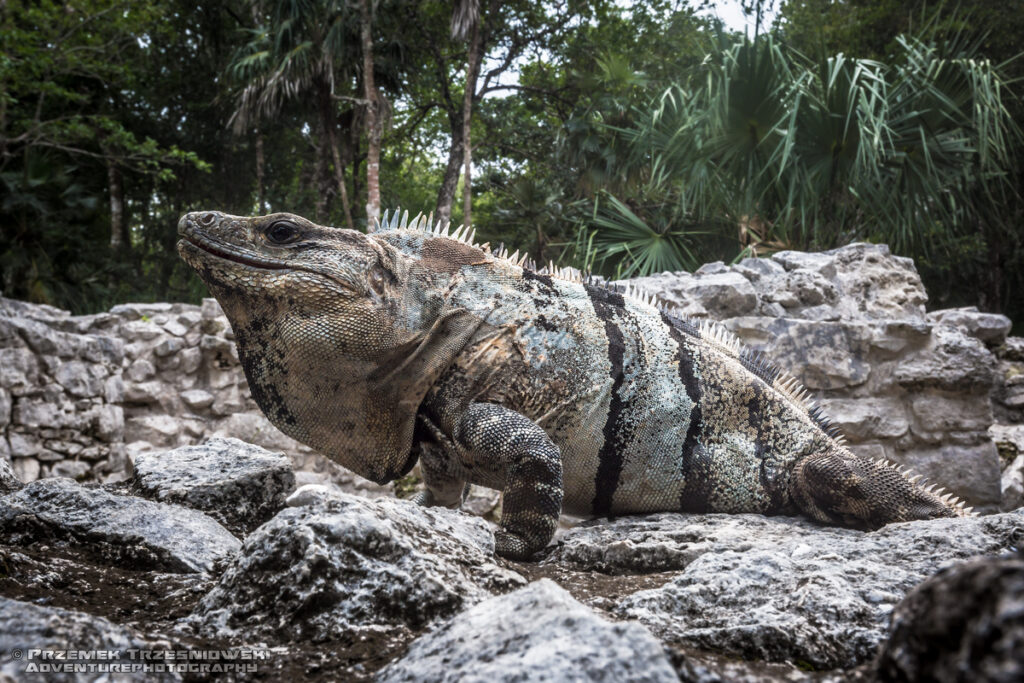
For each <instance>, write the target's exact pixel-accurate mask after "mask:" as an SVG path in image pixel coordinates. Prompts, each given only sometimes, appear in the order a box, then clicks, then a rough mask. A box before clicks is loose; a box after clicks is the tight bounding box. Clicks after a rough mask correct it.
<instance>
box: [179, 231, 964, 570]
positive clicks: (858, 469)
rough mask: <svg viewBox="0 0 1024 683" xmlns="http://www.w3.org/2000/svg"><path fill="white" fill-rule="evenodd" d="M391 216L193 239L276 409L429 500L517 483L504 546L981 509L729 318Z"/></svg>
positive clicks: (871, 521)
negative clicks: (374, 226) (853, 424)
mask: <svg viewBox="0 0 1024 683" xmlns="http://www.w3.org/2000/svg"><path fill="white" fill-rule="evenodd" d="M384 222H385V225H384V226H383V229H382V230H379V231H378V232H375V233H372V234H363V233H360V232H355V231H352V230H341V229H336V228H328V227H322V226H319V225H315V224H313V223H311V222H309V221H307V220H305V219H303V218H300V217H298V216H294V215H290V214H283V213H279V214H273V215H270V216H262V217H255V218H244V217H238V216H228V215H225V214H221V213H217V212H199V213H190V214H187V215H186V216H184V217H182V219H181V221H180V223H179V225H178V230H179V233H180V236H181V237H182V240H181V241H180V242H179V243H178V250H179V252H180V253H181V255H182V257H183V258H184V259H185V261H187V262H188V263H189V264H190V265H191V266H192V267H193V268H195V269H196V270H197V271H198V273H199V275H200V277H202V279H203V281H205V282H206V284H207V285H208V286H209V288H210V290H211V292H212V293H213V295H214V296H216V297H217V299H218V301H220V303H221V306H222V307H223V308H224V312H225V313H226V314H227V316H228V319H229V320H230V321H231V325H232V327H233V328H234V332H235V337H236V340H237V344H238V351H239V357H240V358H241V361H242V365H243V367H244V369H245V374H246V377H247V378H248V380H249V386H250V388H251V390H252V395H253V397H254V398H255V400H256V402H257V403H258V404H259V406H260V408H261V409H262V410H263V412H264V413H266V415H267V417H268V418H269V419H270V421H271V422H272V423H273V424H274V425H276V426H277V427H278V428H280V429H281V431H283V432H284V433H286V434H288V435H290V436H292V437H294V438H295V439H297V440H299V441H301V442H302V443H305V444H308V445H309V446H311V447H312V448H314V449H316V450H318V451H320V452H322V453H323V454H325V455H327V456H328V457H330V458H332V459H333V460H335V461H337V462H338V463H340V464H342V465H344V466H345V467H347V468H349V469H351V470H352V471H354V472H356V473H358V474H360V475H362V476H364V477H367V478H369V479H372V480H374V481H376V482H380V483H384V482H388V481H392V480H394V479H396V478H398V477H400V476H402V475H404V474H405V473H407V472H408V471H409V470H410V469H411V468H412V467H413V465H414V464H415V463H416V460H417V459H419V460H420V465H421V470H422V473H423V479H424V482H425V484H426V493H425V494H424V495H423V496H422V497H421V501H420V502H422V503H425V504H432V505H447V506H457V505H458V504H459V503H460V502H461V500H462V496H463V490H464V487H465V486H466V485H467V483H474V484H480V485H483V486H487V487H491V488H495V489H499V490H501V491H503V494H504V499H503V508H502V516H501V523H500V529H499V530H498V532H497V535H496V551H497V553H498V554H499V555H503V556H505V557H510V558H526V557H528V556H530V555H531V554H532V553H534V552H536V551H537V550H539V549H540V548H543V547H544V546H545V545H546V544H547V543H548V541H549V540H550V539H551V537H552V535H553V533H554V530H555V526H556V523H557V519H558V515H559V513H560V512H561V511H563V510H564V511H566V512H570V513H575V514H608V513H642V512H654V511H666V510H671V511H693V512H759V513H765V514H773V513H787V512H796V511H799V512H803V513H804V514H806V515H808V516H810V517H812V518H814V519H816V520H820V521H822V522H828V523H833V524H847V525H859V526H866V527H876V526H880V525H883V524H886V523H889V522H895V521H903V520H912V519H922V518H930V517H950V516H955V515H963V514H967V513H968V512H969V510H965V509H964V507H963V505H962V503H960V502H959V501H956V500H955V499H953V498H952V497H951V496H949V495H946V496H941V497H940V495H939V493H938V492H934V491H932V490H931V489H930V488H929V489H925V488H922V487H920V486H918V485H917V484H916V483H915V481H914V480H913V479H909V478H908V476H907V474H906V473H901V472H900V471H899V470H898V469H897V468H896V467H895V466H893V465H890V464H887V463H883V462H881V461H871V460H864V459H861V458H858V457H856V456H854V455H853V454H852V453H851V452H850V451H849V450H848V449H847V448H846V447H845V446H844V445H843V442H842V439H841V438H840V437H839V435H838V433H837V431H836V430H835V429H834V428H833V427H832V426H831V425H830V424H829V422H828V420H827V419H826V418H825V417H824V416H823V415H822V414H821V412H820V411H819V410H818V409H817V408H815V407H813V405H812V404H811V403H810V402H809V401H807V399H806V393H805V392H804V391H803V390H802V389H801V388H800V387H799V385H798V384H797V382H796V381H795V380H794V379H793V378H792V377H790V376H789V375H786V374H784V373H782V372H780V371H779V370H777V369H775V368H774V367H772V366H771V365H770V364H768V363H767V362H765V360H764V359H763V358H762V357H761V356H760V355H759V354H757V353H752V352H749V351H747V350H745V349H743V348H742V347H741V345H740V343H739V342H738V341H737V340H736V339H735V338H734V337H733V336H732V335H731V334H730V333H728V332H727V331H725V330H724V329H723V328H721V327H719V326H718V325H716V324H713V323H705V322H701V323H694V322H690V321H685V320H679V319H676V318H673V317H672V316H670V315H668V314H666V313H665V312H663V311H660V310H659V309H658V308H657V307H655V306H654V305H652V302H651V301H650V300H648V299H646V298H645V297H643V296H642V295H641V296H634V295H631V293H630V292H623V291H617V290H615V289H613V288H606V287H601V286H592V285H590V284H586V283H584V282H581V281H580V280H579V278H576V277H572V275H571V274H570V273H568V272H567V271H558V270H557V269H555V272H544V271H540V272H538V271H536V270H534V269H532V268H530V267H524V263H523V261H522V260H521V259H519V258H518V257H517V256H516V255H513V256H511V257H509V256H506V255H505V254H504V253H492V252H491V251H490V249H489V248H487V247H486V246H483V247H481V246H476V245H474V244H473V240H472V234H471V233H469V232H468V230H466V231H463V230H459V231H457V232H455V233H454V234H453V235H449V234H448V232H447V230H446V229H443V228H440V227H438V226H431V225H430V223H429V221H426V220H423V219H414V220H413V221H412V222H409V223H407V221H406V218H404V217H403V219H402V220H401V222H399V220H398V216H397V214H396V216H395V218H394V220H392V221H388V220H387V218H386V217H385V221H384ZM467 233H468V234H467Z"/></svg>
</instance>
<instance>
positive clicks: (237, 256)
mask: <svg viewBox="0 0 1024 683" xmlns="http://www.w3.org/2000/svg"><path fill="white" fill-rule="evenodd" d="M178 253H179V254H180V255H181V257H182V258H183V259H185V261H186V262H188V263H190V264H191V262H192V260H194V259H196V258H204V257H205V258H209V256H214V257H216V258H219V259H224V260H225V261H232V262H234V263H238V264H241V265H243V266H249V267H250V268H262V269H265V270H284V269H287V268H291V266H289V265H286V264H284V263H281V262H279V261H272V260H270V259H265V258H261V257H259V256H256V255H255V254H251V253H245V252H242V251H241V250H239V249H235V248H232V247H231V246H230V245H226V244H218V243H216V242H214V241H213V240H209V239H205V238H203V237H201V236H199V235H196V234H193V233H184V234H182V239H181V240H179V241H178Z"/></svg>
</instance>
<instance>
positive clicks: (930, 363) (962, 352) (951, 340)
mask: <svg viewBox="0 0 1024 683" xmlns="http://www.w3.org/2000/svg"><path fill="white" fill-rule="evenodd" d="M995 369H996V361H995V356H993V355H992V354H991V353H990V352H989V351H988V349H986V348H985V345H984V344H983V343H981V342H980V341H979V340H977V339H975V338H974V337H968V336H967V335H966V334H964V333H963V332H962V331H961V330H959V329H957V328H953V327H945V326H938V327H936V328H935V329H934V330H933V334H932V338H931V340H930V344H929V345H928V347H927V348H925V349H924V350H922V351H920V352H918V353H916V354H914V355H913V356H911V357H909V358H907V359H906V360H905V361H904V362H902V363H900V366H899V368H898V369H897V370H896V372H895V379H896V381H897V382H899V384H901V385H902V386H904V387H905V388H907V389H908V390H910V391H914V390H918V389H921V388H923V387H938V388H940V389H946V390H949V391H967V392H970V391H973V390H987V389H988V388H989V387H991V386H992V383H993V381H994V379H995Z"/></svg>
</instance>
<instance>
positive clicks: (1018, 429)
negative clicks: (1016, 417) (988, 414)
mask: <svg viewBox="0 0 1024 683" xmlns="http://www.w3.org/2000/svg"><path fill="white" fill-rule="evenodd" d="M989 433H990V434H991V435H992V440H993V441H994V442H995V444H996V448H997V449H998V451H999V460H1000V467H1001V468H1002V475H1001V477H1000V489H1001V491H1002V494H1001V495H1002V500H1001V501H1000V504H999V509H1001V510H1016V509H1017V508H1019V507H1021V506H1022V505H1024V425H992V426H991V427H989Z"/></svg>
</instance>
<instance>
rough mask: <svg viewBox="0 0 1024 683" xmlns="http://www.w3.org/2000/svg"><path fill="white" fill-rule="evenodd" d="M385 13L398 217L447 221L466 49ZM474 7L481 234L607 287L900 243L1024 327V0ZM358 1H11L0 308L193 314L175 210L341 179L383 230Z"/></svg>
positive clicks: (420, 5)
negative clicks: (164, 306) (744, 28)
mask: <svg viewBox="0 0 1024 683" xmlns="http://www.w3.org/2000/svg"><path fill="white" fill-rule="evenodd" d="M748 4H754V3H748ZM373 7H374V12H375V16H374V21H373V26H374V33H373V42H374V45H373V49H374V63H375V73H374V76H375V80H376V82H377V85H378V87H379V89H380V90H381V92H382V94H383V95H384V97H385V98H386V100H387V103H388V106H387V107H386V109H387V111H386V112H385V113H386V114H387V116H386V122H385V128H384V137H383V149H382V156H381V169H380V179H381V193H382V201H383V204H384V207H385V208H387V207H395V206H401V207H403V208H407V209H409V210H410V211H411V212H413V213H415V212H416V211H420V210H423V211H430V210H431V209H432V208H433V207H434V205H435V203H436V199H437V195H438V188H439V186H440V184H441V181H442V178H443V177H444V174H445V167H446V158H447V155H448V150H449V145H450V142H451V135H452V131H453V130H455V129H457V128H460V126H461V118H460V117H461V107H462V98H463V94H462V89H463V87H464V83H465V64H466V41H465V40H454V39H453V38H452V36H451V19H452V5H451V3H437V2H426V1H416V2H398V1H396V0H380V1H378V2H374V3H373ZM480 10H481V16H482V17H483V23H482V30H483V32H484V35H485V49H486V50H487V58H486V60H485V62H484V66H483V71H482V73H481V77H480V81H479V84H478V88H479V90H478V95H481V97H480V98H479V99H478V100H477V101H475V102H474V104H473V120H472V131H471V133H472V134H471V141H472V155H473V167H474V168H473V181H472V188H471V189H472V195H473V207H474V208H473V218H474V222H475V223H476V224H477V225H476V227H477V235H478V236H479V237H480V239H483V240H487V241H490V242H491V243H492V244H497V243H499V242H503V243H505V244H506V246H508V247H509V248H510V249H512V250H516V249H519V250H526V251H528V252H529V253H530V255H531V256H533V257H534V259H535V260H537V261H538V262H546V261H547V260H549V259H555V260H558V261H562V262H572V263H574V264H575V265H578V266H580V267H583V268H585V269H588V270H593V271H596V272H599V273H602V274H604V275H607V276H610V277H628V276H633V275H638V274H645V273H650V272H655V271H659V270H680V269H692V268H694V267H695V266H697V265H699V264H700V263H703V262H706V261H712V260H718V259H725V260H731V259H735V258H738V257H741V256H743V255H747V254H750V253H765V252H769V251H772V250H774V249H781V248H790V247H792V248H801V249H820V248H827V247H831V246H835V245H839V244H842V243H845V242H848V241H851V240H855V239H867V240H871V241H884V242H888V243H889V244H890V246H891V247H892V248H893V250H894V251H895V252H897V253H900V254H902V255H907V256H913V257H914V258H915V259H916V262H917V265H918V268H919V270H920V271H921V273H922V275H923V277H924V278H925V281H926V285H927V287H928V289H929V292H930V293H931V294H932V296H933V300H935V301H937V302H940V303H941V304H944V305H953V304H976V305H979V306H981V307H982V308H983V309H986V310H1004V311H1007V312H1009V313H1010V314H1011V315H1013V316H1015V317H1017V318H1018V319H1021V320H1024V303H1018V302H1020V301H1022V300H1024V298H1022V297H1021V292H1022V291H1024V242H1022V240H1021V235H1020V229H1019V225H1021V222H1022V219H1024V202H1022V200H1021V195H1022V194H1024V180H1022V177H1024V176H1022V174H1020V173H1019V172H1018V170H1017V169H1019V168H1021V167H1024V144H1022V143H1021V139H1020V134H1019V131H1018V128H1017V126H1016V124H1015V123H1014V121H1020V120H1024V103H1022V101H1021V98H1020V97H1019V95H1020V93H1021V89H1022V85H1021V84H1022V83H1024V80H1022V79H1024V58H1022V59H1016V60H1014V59H1012V58H1013V57H1015V56H1016V55H1017V53H1018V52H1019V51H1020V42H1019V36H1020V35H1021V33H1022V32H1024V13H1021V12H1019V11H1018V9H1017V8H1015V7H1014V5H1013V3H1003V2H996V1H995V0H984V1H983V2H977V3H971V5H970V6H969V10H970V11H969V13H965V12H962V11H960V9H959V8H958V7H957V6H956V5H951V4H934V3H928V4H926V3H925V2H924V1H923V0H920V1H918V0H914V1H913V2H895V0H892V1H889V0H883V1H877V0H871V1H869V0H846V1H844V2H832V1H831V0H788V1H787V2H784V3H783V4H782V5H781V12H780V15H779V18H778V20H777V22H776V24H775V26H774V27H771V29H770V30H769V31H768V32H767V33H760V34H758V36H757V38H756V39H755V40H748V41H742V40H738V39H737V38H736V36H730V35H728V34H723V33H722V31H721V30H720V28H716V27H715V26H713V25H711V24H710V23H709V22H708V21H706V20H704V19H702V18H700V16H698V15H697V14H695V13H694V11H693V9H692V7H691V6H688V5H686V4H684V3H678V2H674V1H669V0H659V1H657V2H644V3H641V2H633V3H621V2H611V1H610V0H573V1H572V2H568V3H560V4H554V5H553V4H549V3H535V2H528V1H527V0H507V1H506V2H502V3H498V4H495V5H493V6H492V5H488V4H487V3H481V5H480ZM358 14H359V13H358V12H357V11H355V7H354V5H353V4H352V3H348V2H340V1H338V0H225V1H224V2H217V3H185V2H184V1H183V0H144V1H143V2H127V1H125V0H70V1H69V2H62V3H58V2H55V1H54V0H35V1H32V2H28V1H14V2H7V3H0V47H2V50H0V228H2V229H0V287H2V288H3V293H4V294H5V295H7V296H16V297H21V298H27V299H32V300H35V301H41V302H47V303H52V304H56V305H59V306H64V307H69V308H72V309H73V310H75V311H77V312H86V311H96V310H100V309H103V308H106V307H107V306H109V305H111V304H113V303H117V302H120V301H125V300H168V299H170V300H188V301H197V300H198V298H199V297H201V296H203V295H205V289H204V287H203V285H202V284H201V283H200V282H199V281H198V280H197V279H196V278H195V277H194V275H193V274H192V273H191V272H189V270H188V269H187V268H186V267H185V266H184V265H183V264H182V263H181V262H180V260H179V259H178V258H177V255H176V252H175V248H174V245H175V241H176V234H175V225H176V222H177V219H178V217H179V216H180V215H181V214H182V213H184V212H185V211H189V210H201V209H203V208H204V207H211V208H217V209H220V210H224V211H228V212H233V213H239V214H252V213H255V212H257V211H259V210H260V204H261V202H262V203H263V204H264V205H265V206H266V207H267V209H268V210H270V211H278V210H282V211H293V212H296V213H300V214H305V215H310V216H315V215H317V214H318V213H320V214H321V219H322V220H323V221H324V222H327V223H332V224H335V225H343V224H344V223H343V220H344V215H343V212H342V210H341V206H340V203H341V202H340V187H339V183H338V178H339V176H340V178H341V181H342V186H343V187H344V188H345V189H346V192H347V194H348V195H349V200H350V204H351V209H352V214H353V218H354V224H355V226H356V227H357V228H359V227H361V226H362V225H363V224H364V220H365V219H363V218H361V216H363V215H365V214H363V204H364V202H365V199H366V196H365V193H366V182H365V178H366V174H365V165H366V146H367V141H366V139H365V135H364V132H363V128H364V125H363V120H362V104H361V97H362V92H363V91H362V84H361V80H360V79H361V77H362V74H361V68H362V61H361V51H360V44H359V35H358V29H359V17H358ZM233 115H234V116H233ZM328 124H331V126H330V127H331V129H333V130H335V131H336V133H337V137H336V140H335V145H336V148H337V150H338V160H339V162H340V165H341V169H340V171H341V172H340V174H339V173H338V168H336V162H335V156H334V154H333V151H334V148H333V147H332V145H331V142H330V140H329V139H327V137H326V136H325V135H324V131H325V130H327V129H328ZM259 159H262V163H260V162H258V160H259ZM260 168H262V179H263V182H262V187H260V183H259V182H258V180H259V178H260V177H261V176H260V174H259V171H258V169H260ZM118 178H119V179H120V183H121V188H122V189H121V193H122V194H123V197H122V199H123V202H122V207H123V213H124V218H125V225H124V230H123V233H124V234H122V235H120V237H121V239H120V240H118V239H116V238H117V237H118V235H116V234H114V233H115V232H116V230H115V221H114V217H113V214H112V208H111V194H115V195H116V194H117V187H116V184H117V183H116V180H117V179H118ZM460 182H461V180H460ZM115 203H116V202H115ZM459 204H460V203H459V202H457V203H456V208H455V210H454V213H453V216H452V219H453V221H455V222H458V221H459V220H460V217H461V206H460V205H459ZM112 238H115V239H113V242H114V243H115V244H117V243H118V242H119V241H120V246H111V243H112Z"/></svg>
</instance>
